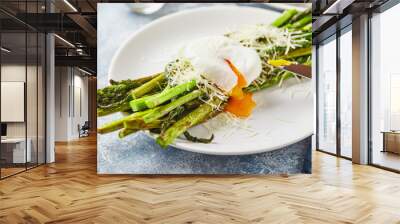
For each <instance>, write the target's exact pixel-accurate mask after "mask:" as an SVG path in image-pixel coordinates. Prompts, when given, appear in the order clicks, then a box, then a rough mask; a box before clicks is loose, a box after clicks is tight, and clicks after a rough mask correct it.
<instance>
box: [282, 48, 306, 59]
mask: <svg viewBox="0 0 400 224" xmlns="http://www.w3.org/2000/svg"><path fill="white" fill-rule="evenodd" d="M306 55H311V47H304V48H297V49H295V50H293V51H290V52H289V53H288V54H287V55H284V56H283V57H282V59H291V58H297V57H300V56H306Z"/></svg>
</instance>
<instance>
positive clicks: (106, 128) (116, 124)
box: [97, 109, 153, 134]
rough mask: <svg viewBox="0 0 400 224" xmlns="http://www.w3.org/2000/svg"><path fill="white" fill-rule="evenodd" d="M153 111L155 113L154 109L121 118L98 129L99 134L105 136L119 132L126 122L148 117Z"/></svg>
mask: <svg viewBox="0 0 400 224" xmlns="http://www.w3.org/2000/svg"><path fill="white" fill-rule="evenodd" d="M152 111H153V109H148V110H145V111H140V112H136V113H133V114H131V115H129V116H126V117H123V118H121V119H119V120H116V121H111V122H109V123H107V124H105V125H103V126H102V127H100V128H98V129H97V133H99V134H105V133H108V132H113V131H116V130H119V129H121V128H123V127H124V122H125V121H128V120H131V119H135V118H140V117H143V116H144V115H146V114H148V113H150V112H152Z"/></svg>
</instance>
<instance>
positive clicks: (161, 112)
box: [143, 90, 201, 123]
mask: <svg viewBox="0 0 400 224" xmlns="http://www.w3.org/2000/svg"><path fill="white" fill-rule="evenodd" d="M200 96H201V91H200V90H194V91H193V92H190V93H188V94H186V95H184V96H181V97H179V98H178V99H176V100H174V101H172V102H170V103H169V104H166V105H163V106H161V107H157V108H154V110H153V112H151V113H149V114H147V115H145V116H143V120H144V122H146V123H151V122H153V121H155V120H156V119H158V118H161V117H163V116H165V115H166V114H168V113H169V112H171V111H172V110H173V109H175V108H177V107H179V106H182V105H183V104H185V103H187V102H189V101H192V100H194V99H196V98H198V97H200Z"/></svg>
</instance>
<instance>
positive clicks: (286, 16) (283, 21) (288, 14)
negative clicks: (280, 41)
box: [272, 9, 297, 27]
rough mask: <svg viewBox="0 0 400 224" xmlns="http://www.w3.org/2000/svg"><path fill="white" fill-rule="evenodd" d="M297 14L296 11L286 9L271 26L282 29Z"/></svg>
mask: <svg viewBox="0 0 400 224" xmlns="http://www.w3.org/2000/svg"><path fill="white" fill-rule="evenodd" d="M296 14H297V10H296V9H288V10H286V11H285V12H284V13H283V14H282V15H281V16H280V17H279V18H277V19H276V20H275V21H274V22H273V23H272V26H275V27H282V26H283V25H285V24H286V23H287V22H289V20H290V19H291V18H292V17H293V16H294V15H296Z"/></svg>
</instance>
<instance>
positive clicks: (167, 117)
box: [97, 9, 311, 147]
mask: <svg viewBox="0 0 400 224" xmlns="http://www.w3.org/2000/svg"><path fill="white" fill-rule="evenodd" d="M256 29H259V30H257V32H256V33H254V35H250V36H249V35H244V33H245V32H240V31H239V32H234V33H229V34H226V36H227V37H229V38H232V39H234V40H237V41H238V42H240V43H241V44H242V45H243V46H245V47H250V48H254V49H256V51H257V53H258V54H259V56H260V58H261V60H262V73H261V75H260V77H259V78H257V79H256V80H255V81H253V82H252V83H251V84H250V85H249V86H248V87H247V88H245V89H244V91H247V92H255V91H259V90H261V89H265V88H269V87H271V86H275V85H279V84H280V83H282V82H283V80H286V79H288V78H291V77H294V74H292V73H290V72H286V71H282V70H280V69H278V68H274V67H272V66H271V65H269V64H268V63H267V61H268V60H270V59H284V60H290V61H292V62H295V63H302V64H310V61H311V58H310V55H311V10H310V9H307V10H305V11H302V12H298V11H297V10H294V9H290V10H287V11H285V12H284V13H283V14H282V15H281V16H280V17H279V18H278V19H276V20H275V21H274V22H273V23H272V25H259V26H258V27H256ZM263 30H264V31H265V32H262V31H263ZM271 30H272V31H271ZM275 31H279V32H285V35H290V37H291V38H292V39H291V40H292V41H290V43H283V44H276V42H277V41H278V40H274V39H273V36H271V35H268V32H275ZM182 63H183V64H184V66H183V68H182V67H179V69H180V71H181V72H182V70H185V69H189V70H190V69H192V68H191V67H190V62H185V61H182V60H179V59H178V60H176V61H174V62H171V63H170V64H168V65H167V66H166V70H165V71H164V72H161V73H158V74H155V75H152V76H149V77H145V78H141V79H136V80H123V81H113V80H111V81H110V84H111V85H110V86H107V87H105V88H103V89H99V90H98V91H97V114H98V116H105V115H109V114H112V113H115V112H127V113H128V115H127V116H125V117H123V118H121V119H119V120H116V121H112V122H110V123H107V124H105V125H103V126H102V127H100V128H99V129H98V133H100V134H105V133H109V132H113V131H117V130H120V131H119V137H120V138H123V137H125V136H127V135H129V134H132V133H135V132H137V131H140V130H148V131H150V132H152V133H157V134H159V135H158V137H157V140H156V141H157V143H158V144H159V145H161V146H162V147H167V146H168V145H169V144H171V143H173V141H174V140H175V139H176V138H177V137H178V136H180V135H182V134H184V135H185V137H186V138H187V139H188V140H190V141H194V142H202V143H208V142H210V141H212V139H213V136H212V137H211V138H210V139H202V138H197V137H194V136H191V135H190V133H189V132H188V131H187V130H188V129H189V128H190V127H193V126H195V125H197V124H200V123H202V122H204V121H206V120H207V119H210V118H212V117H214V116H216V115H217V114H218V113H220V112H222V111H223V109H224V106H225V105H226V102H227V100H228V98H229V96H227V95H221V94H220V93H221V91H218V88H217V87H216V86H215V85H213V83H210V82H208V81H205V82H199V80H195V79H193V80H187V81H185V82H183V83H179V84H176V83H173V82H171V77H174V76H175V75H176V74H175V73H174V72H175V71H176V70H174V66H176V65H177V64H179V65H182ZM185 63H188V64H185ZM175 78H176V77H175ZM215 92H218V93H217V94H216V93H215ZM211 93H212V94H211Z"/></svg>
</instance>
